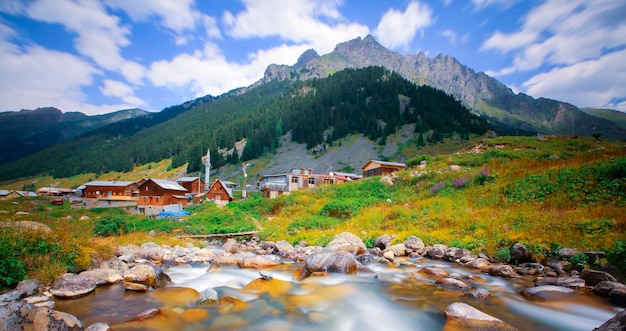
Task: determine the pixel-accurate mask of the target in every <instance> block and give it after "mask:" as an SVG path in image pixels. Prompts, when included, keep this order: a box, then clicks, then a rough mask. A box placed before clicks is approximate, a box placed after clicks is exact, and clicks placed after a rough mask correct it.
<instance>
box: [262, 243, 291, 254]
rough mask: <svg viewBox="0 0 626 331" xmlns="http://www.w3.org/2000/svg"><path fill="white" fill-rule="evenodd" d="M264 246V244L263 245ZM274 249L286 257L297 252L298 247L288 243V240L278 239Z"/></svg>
mask: <svg viewBox="0 0 626 331" xmlns="http://www.w3.org/2000/svg"><path fill="white" fill-rule="evenodd" d="M261 247H263V246H261ZM274 250H275V251H277V253H278V255H280V256H281V257H286V256H288V255H290V254H292V253H295V251H296V249H295V248H294V247H293V245H291V244H290V243H288V242H287V241H286V240H281V241H277V242H276V243H275V244H274Z"/></svg>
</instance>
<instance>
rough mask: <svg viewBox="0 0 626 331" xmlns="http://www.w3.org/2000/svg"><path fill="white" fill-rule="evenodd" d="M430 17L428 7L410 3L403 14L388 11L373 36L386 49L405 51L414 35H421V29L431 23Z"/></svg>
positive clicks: (432, 19) (431, 13)
mask: <svg viewBox="0 0 626 331" xmlns="http://www.w3.org/2000/svg"><path fill="white" fill-rule="evenodd" d="M432 15H433V12H432V10H430V8H429V7H428V5H426V4H421V3H419V2H416V1H412V2H411V3H409V5H408V6H407V8H406V10H405V11H404V12H402V11H398V10H395V9H390V10H388V11H387V12H386V13H385V14H384V15H383V17H382V18H381V20H380V22H379V23H378V26H377V27H376V30H375V31H374V35H375V36H376V38H377V39H378V41H379V42H380V43H381V44H383V45H385V46H387V47H390V48H393V49H396V48H399V47H400V48H404V49H407V48H408V46H409V44H410V43H411V41H413V39H414V38H415V34H416V33H417V32H421V33H422V34H423V29H424V28H426V27H428V26H429V25H431V24H432V23H433V21H434V18H433V16H432Z"/></svg>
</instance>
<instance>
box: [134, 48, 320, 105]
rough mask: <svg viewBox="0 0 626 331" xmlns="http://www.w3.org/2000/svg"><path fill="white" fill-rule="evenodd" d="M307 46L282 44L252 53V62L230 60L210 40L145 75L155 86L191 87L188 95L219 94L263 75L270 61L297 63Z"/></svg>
mask: <svg viewBox="0 0 626 331" xmlns="http://www.w3.org/2000/svg"><path fill="white" fill-rule="evenodd" d="M308 48H310V45H301V46H286V45H281V46H279V47H275V48H271V49H267V50H260V51H257V52H256V53H253V54H249V55H248V59H249V62H248V63H245V64H240V63H234V62H229V61H228V60H227V59H226V58H225V57H224V56H223V54H222V53H221V52H220V50H219V48H218V47H217V46H216V45H214V44H207V45H206V46H205V49H204V50H203V51H196V52H194V53H193V54H180V55H177V56H176V57H175V58H173V59H172V60H171V61H166V60H162V61H157V62H154V63H152V65H151V66H150V69H149V70H148V73H147V75H146V76H147V77H148V79H150V81H151V82H152V84H154V85H155V86H159V87H167V88H170V89H177V88H178V89H185V90H186V91H191V92H192V93H193V95H191V96H189V97H199V96H204V95H206V94H211V95H219V94H222V93H224V92H226V91H229V90H232V89H234V88H238V87H242V86H247V85H250V84H251V83H253V82H254V81H256V80H258V79H260V78H261V77H262V73H263V72H264V70H265V68H266V67H267V65H268V64H270V63H285V62H287V63H289V64H293V63H295V62H296V61H297V58H298V56H300V55H301V54H302V53H303V52H304V51H305V50H306V49H308Z"/></svg>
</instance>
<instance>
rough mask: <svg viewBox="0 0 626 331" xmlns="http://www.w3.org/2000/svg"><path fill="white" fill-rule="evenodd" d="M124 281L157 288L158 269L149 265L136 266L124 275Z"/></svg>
mask: <svg viewBox="0 0 626 331" xmlns="http://www.w3.org/2000/svg"><path fill="white" fill-rule="evenodd" d="M124 281H126V282H133V283H139V284H145V285H148V286H156V284H157V273H156V269H155V268H154V267H153V266H151V265H149V264H140V265H137V266H134V267H132V268H130V270H128V272H127V273H126V274H124Z"/></svg>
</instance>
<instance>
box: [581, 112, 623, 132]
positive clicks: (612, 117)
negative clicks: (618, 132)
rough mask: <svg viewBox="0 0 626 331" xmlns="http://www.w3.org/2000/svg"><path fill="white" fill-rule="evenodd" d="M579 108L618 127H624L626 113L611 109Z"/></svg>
mask: <svg viewBox="0 0 626 331" xmlns="http://www.w3.org/2000/svg"><path fill="white" fill-rule="evenodd" d="M581 110H582V111H583V112H584V113H586V114H588V115H592V116H595V117H599V118H603V119H605V120H609V121H611V122H613V123H615V124H616V125H617V126H619V127H620V128H622V129H626V113H623V112H621V111H617V110H613V109H601V108H582V109H581Z"/></svg>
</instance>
